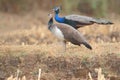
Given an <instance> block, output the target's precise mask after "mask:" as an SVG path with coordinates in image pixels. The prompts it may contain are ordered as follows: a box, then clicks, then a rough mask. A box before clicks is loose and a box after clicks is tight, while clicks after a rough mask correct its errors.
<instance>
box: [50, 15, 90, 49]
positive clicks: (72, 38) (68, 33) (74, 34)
mask: <svg viewBox="0 0 120 80" xmlns="http://www.w3.org/2000/svg"><path fill="white" fill-rule="evenodd" d="M49 16H50V20H49V21H48V29H49V30H50V31H51V32H52V33H53V34H54V35H55V36H56V37H57V38H58V39H59V40H61V41H62V42H63V44H64V50H66V42H67V41H69V42H71V43H72V44H74V45H78V46H80V45H81V44H83V45H84V46H85V47H87V48H88V49H90V50H91V49H92V47H91V46H90V44H89V43H88V42H87V41H86V39H85V38H84V37H83V35H82V34H81V33H80V32H79V31H78V30H76V29H75V28H73V27H71V26H70V25H68V24H64V23H58V24H54V23H53V16H52V14H49Z"/></svg>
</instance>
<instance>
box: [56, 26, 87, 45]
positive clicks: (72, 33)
mask: <svg viewBox="0 0 120 80" xmlns="http://www.w3.org/2000/svg"><path fill="white" fill-rule="evenodd" d="M56 25H57V27H58V28H59V29H60V30H61V31H62V33H63V35H64V38H65V39H66V40H67V41H70V42H71V43H73V44H75V45H80V44H82V43H84V42H87V41H86V39H85V38H84V37H83V36H82V35H81V34H80V32H78V31H77V30H75V29H74V28H72V27H71V26H69V25H66V24H56Z"/></svg>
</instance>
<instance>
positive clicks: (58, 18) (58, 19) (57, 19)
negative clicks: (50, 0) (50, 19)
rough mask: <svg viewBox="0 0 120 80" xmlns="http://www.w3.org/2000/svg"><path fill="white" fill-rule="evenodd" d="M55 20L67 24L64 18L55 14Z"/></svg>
mask: <svg viewBox="0 0 120 80" xmlns="http://www.w3.org/2000/svg"><path fill="white" fill-rule="evenodd" d="M55 20H56V21H57V22H59V23H64V22H65V18H64V17H59V15H58V14H55Z"/></svg>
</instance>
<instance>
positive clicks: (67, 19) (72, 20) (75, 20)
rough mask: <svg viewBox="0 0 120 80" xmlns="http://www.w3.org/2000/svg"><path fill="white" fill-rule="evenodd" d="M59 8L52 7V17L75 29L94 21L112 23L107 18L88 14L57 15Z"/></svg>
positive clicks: (104, 23) (105, 23)
mask: <svg viewBox="0 0 120 80" xmlns="http://www.w3.org/2000/svg"><path fill="white" fill-rule="evenodd" d="M60 10H61V7H60V6H58V7H54V8H53V11H54V13H55V16H54V19H55V20H56V21H57V22H59V23H64V24H68V25H71V26H72V27H74V28H75V29H78V28H81V27H83V26H87V25H92V24H94V23H97V24H103V25H108V24H113V23H112V22H111V21H108V20H104V19H97V18H92V17H88V16H81V15H76V14H72V15H67V16H64V17H59V13H60Z"/></svg>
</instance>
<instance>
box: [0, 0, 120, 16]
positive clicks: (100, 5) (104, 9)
mask: <svg viewBox="0 0 120 80" xmlns="http://www.w3.org/2000/svg"><path fill="white" fill-rule="evenodd" d="M58 5H61V6H62V8H63V12H65V13H71V12H73V13H76V12H80V13H83V14H87V15H94V16H107V15H108V14H118V15H119V14H120V9H119V7H120V0H115V1H114V0H75V1H73V0H0V10H1V11H3V12H10V13H20V12H24V11H25V12H28V11H31V10H35V9H42V10H46V11H47V10H50V9H51V8H53V7H54V6H58Z"/></svg>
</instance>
